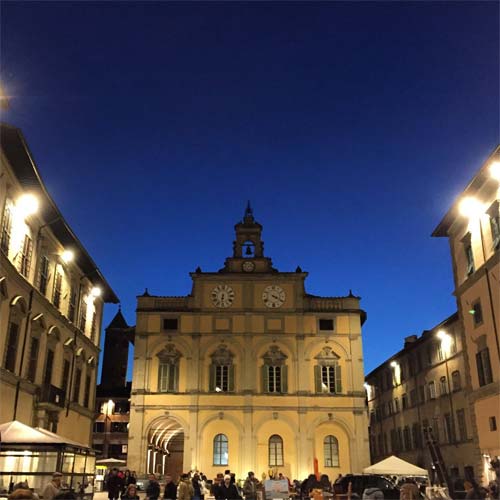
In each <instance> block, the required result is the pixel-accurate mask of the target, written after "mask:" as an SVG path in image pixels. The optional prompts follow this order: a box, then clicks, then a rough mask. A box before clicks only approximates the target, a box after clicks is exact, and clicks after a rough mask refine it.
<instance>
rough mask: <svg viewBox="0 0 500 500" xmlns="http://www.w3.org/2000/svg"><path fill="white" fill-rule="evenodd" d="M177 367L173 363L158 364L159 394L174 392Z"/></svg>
mask: <svg viewBox="0 0 500 500" xmlns="http://www.w3.org/2000/svg"><path fill="white" fill-rule="evenodd" d="M176 376H177V366H176V365H175V364H173V363H160V372H159V383H158V391H159V392H175V390H176Z"/></svg>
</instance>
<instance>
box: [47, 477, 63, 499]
mask: <svg viewBox="0 0 500 500" xmlns="http://www.w3.org/2000/svg"><path fill="white" fill-rule="evenodd" d="M62 477H63V475H62V474H61V473H60V472H54V474H52V481H50V483H48V484H47V485H46V486H45V488H44V489H43V493H42V496H43V500H53V499H54V497H55V496H56V495H58V494H59V493H61V490H62V487H61V482H62Z"/></svg>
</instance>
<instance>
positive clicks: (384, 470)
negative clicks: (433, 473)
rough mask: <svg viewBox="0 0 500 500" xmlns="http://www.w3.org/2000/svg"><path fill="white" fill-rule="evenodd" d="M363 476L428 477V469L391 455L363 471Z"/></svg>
mask: <svg viewBox="0 0 500 500" xmlns="http://www.w3.org/2000/svg"><path fill="white" fill-rule="evenodd" d="M363 474H384V475H390V476H427V475H429V473H428V472H427V470H426V469H421V468H420V467H417V466H416V465H413V464H411V463H409V462H405V461H404V460H401V459H400V458H398V457H396V456H394V455H391V456H390V457H388V458H386V459H384V460H382V461H380V462H378V463H376V464H373V465H370V467H366V468H365V469H363Z"/></svg>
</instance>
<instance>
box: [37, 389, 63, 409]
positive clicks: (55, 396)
mask: <svg viewBox="0 0 500 500" xmlns="http://www.w3.org/2000/svg"><path fill="white" fill-rule="evenodd" d="M38 401H39V403H40V404H43V405H45V404H49V405H55V406H58V407H60V408H64V403H65V401H66V394H65V391H64V390H63V389H59V387H56V386H54V385H51V384H45V385H42V387H41V389H40V397H39V400H38Z"/></svg>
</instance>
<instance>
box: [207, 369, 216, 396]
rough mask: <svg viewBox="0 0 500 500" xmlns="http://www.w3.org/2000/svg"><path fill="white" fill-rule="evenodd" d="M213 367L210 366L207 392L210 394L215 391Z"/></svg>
mask: <svg viewBox="0 0 500 500" xmlns="http://www.w3.org/2000/svg"><path fill="white" fill-rule="evenodd" d="M215 368H216V366H215V365H210V373H209V382H208V390H209V391H211V392H214V391H215Z"/></svg>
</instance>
